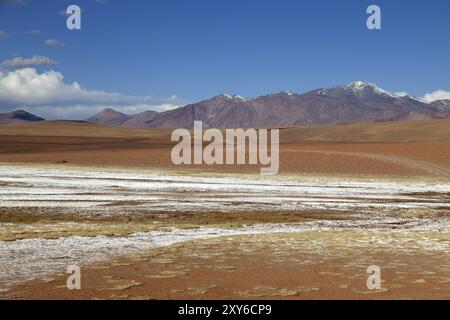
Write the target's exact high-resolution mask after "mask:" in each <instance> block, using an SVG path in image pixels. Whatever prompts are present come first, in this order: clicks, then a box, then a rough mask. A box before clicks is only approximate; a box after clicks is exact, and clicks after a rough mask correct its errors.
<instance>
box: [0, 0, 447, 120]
mask: <svg viewBox="0 0 450 320" xmlns="http://www.w3.org/2000/svg"><path fill="white" fill-rule="evenodd" d="M14 2H19V3H14ZM0 3H3V4H0V30H2V31H3V33H0V38H1V39H0V48H1V49H0V60H1V61H6V60H9V59H12V58H14V57H23V58H24V59H25V58H31V57H33V56H43V57H48V58H49V59H51V60H52V61H54V62H57V64H53V65H41V66H34V68H36V69H37V71H36V72H37V75H40V74H41V73H42V72H44V71H46V70H53V71H56V72H58V73H60V74H61V75H63V76H64V80H63V81H64V83H67V84H72V83H73V82H77V83H78V84H79V85H80V86H81V87H82V88H84V89H86V90H102V91H105V92H116V93H119V94H120V95H121V96H127V97H128V96H134V97H144V96H145V97H151V98H152V99H154V101H153V100H152V103H153V104H155V105H156V104H158V103H163V104H165V103H167V105H168V108H170V103H169V101H170V98H169V97H170V96H172V95H176V96H177V97H178V98H174V97H172V101H173V102H174V105H178V104H180V105H182V104H183V103H184V102H185V101H197V100H201V99H205V98H208V97H211V96H213V95H216V94H218V93H220V92H228V93H230V94H234V93H238V94H240V95H242V96H246V97H255V96H258V95H261V94H266V93H272V92H279V91H281V90H292V91H294V92H304V91H307V90H311V89H315V88H320V87H329V86H334V85H340V84H345V83H348V82H351V81H355V80H362V81H367V82H373V83H376V84H377V85H379V86H380V87H382V88H384V89H387V90H389V91H392V92H400V91H402V92H403V91H406V92H408V93H410V94H413V95H417V96H423V95H424V94H426V93H429V92H433V91H435V90H438V89H442V90H446V91H450V58H449V57H450V1H449V0H434V1H406V0H396V1H374V0H372V1H361V0H359V1H358V0H354V1H351V0H348V1H338V0H316V1H300V0H277V1H276V0H270V1H269V0H267V1H266V0H226V1H225V0H149V1H142V0H126V1H125V0H71V1H65V0H60V1H55V0H28V1H26V0H7V1H5V0H0ZM5 3H6V4H5ZM70 4H77V5H79V6H80V7H81V8H82V10H83V12H82V30H73V31H69V30H68V29H67V28H66V23H65V20H66V17H65V16H63V15H62V14H61V13H60V11H62V10H65V9H66V8H67V6H68V5H70ZM370 4H377V5H379V6H380V7H381V12H382V29H381V30H368V29H367V28H366V19H367V17H368V15H367V14H366V8H367V7H368V6H369V5H370ZM31 30H35V31H34V32H30V31H31ZM49 39H53V40H56V41H58V42H59V44H60V45H58V43H56V44H57V45H48V44H49V42H47V44H46V43H45V42H46V40H49ZM50 44H51V42H50ZM9 72H11V70H9ZM32 76H36V75H32ZM0 94H1V93H0ZM0 99H1V97H0ZM148 99H150V98H148ZM148 101H150V100H148ZM19 102H20V101H19ZM21 103H22V104H24V105H26V101H23V102H21ZM46 103H47V102H46ZM79 103H80V104H81V102H79ZM102 103H104V104H107V103H108V102H107V101H103V102H102ZM145 103H146V100H144V101H136V105H137V104H139V105H140V104H145ZM152 103H150V104H152ZM47 104H48V105H52V103H50V102H48V103H47ZM46 112H48V111H46ZM61 115H63V114H61Z"/></svg>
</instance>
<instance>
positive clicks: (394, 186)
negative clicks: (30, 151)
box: [0, 165, 450, 289]
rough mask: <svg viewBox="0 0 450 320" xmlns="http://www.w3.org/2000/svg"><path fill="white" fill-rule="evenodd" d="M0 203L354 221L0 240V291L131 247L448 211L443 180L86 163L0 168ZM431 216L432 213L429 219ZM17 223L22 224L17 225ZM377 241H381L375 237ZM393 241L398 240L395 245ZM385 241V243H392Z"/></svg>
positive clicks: (381, 222) (440, 225) (360, 225)
mask: <svg viewBox="0 0 450 320" xmlns="http://www.w3.org/2000/svg"><path fill="white" fill-rule="evenodd" d="M0 186H1V187H0V207H1V208H30V210H31V209H33V210H35V209H40V210H42V211H43V212H44V214H45V212H46V210H49V211H50V210H53V209H56V208H57V209H58V210H60V211H64V212H66V213H68V214H74V215H76V214H78V213H83V214H88V215H89V214H100V215H102V214H104V215H120V214H122V213H124V212H129V211H130V210H131V211H133V212H141V213H142V212H143V213H144V214H145V213H152V212H158V213H161V212H162V213H164V212H170V213H177V212H179V213H182V212H194V214H195V213H199V212H216V213H217V214H227V213H230V212H242V211H251V212H260V213H261V214H264V213H266V212H273V211H276V212H279V213H280V214H283V212H292V211H298V212H303V211H304V210H325V211H326V210H329V211H331V210H332V211H334V212H336V211H337V212H342V213H343V214H344V213H347V212H350V213H352V214H353V215H354V216H355V217H356V218H355V219H353V220H326V219H325V220H320V221H305V222H302V223H291V224H279V223H278V224H255V225H251V226H241V227H235V228H231V227H223V228H219V227H208V226H202V225H199V226H193V227H191V228H189V229H179V228H173V229H171V230H166V231H154V232H140V233H133V234H130V235H128V236H94V237H80V236H67V237H60V238H57V239H43V238H41V237H39V234H36V237H32V238H26V239H20V240H15V241H3V242H0V288H3V289H6V288H7V287H9V286H11V285H12V284H16V283H22V282H24V281H26V280H31V279H35V278H43V277H46V276H48V275H51V274H54V273H57V272H64V271H65V268H66V267H67V266H68V265H71V264H77V265H85V264H90V263H94V262H98V261H103V260H107V259H109V258H111V257H115V256H120V255H129V254H131V253H133V252H137V251H139V250H145V249H151V248H156V247H163V246H169V245H172V244H175V243H180V242H185V241H190V240H198V239H208V238H211V237H220V236H235V235H242V234H267V233H286V232H288V233H292V232H305V231H324V230H335V229H339V230H342V229H357V230H363V229H388V230H391V229H393V228H395V229H396V231H402V232H408V231H416V232H440V233H442V232H444V233H448V232H449V231H448V230H449V226H450V220H449V219H448V215H446V214H444V215H441V216H440V218H439V219H438V220H436V219H434V218H431V215H430V217H427V216H425V217H421V218H417V219H415V218H411V217H405V216H404V215H401V214H398V215H397V212H400V211H399V210H406V212H409V211H415V210H419V211H421V212H423V211H424V210H425V211H426V212H428V211H429V212H430V213H431V212H434V211H436V212H444V213H448V211H449V208H448V203H449V196H448V195H449V194H450V184H446V183H441V182H440V183H433V182H420V181H414V182H412V181H393V180H373V179H342V178H339V179H338V178H333V177H312V176H289V177H285V176H277V177H263V176H257V175H207V174H188V173H178V174H177V173H175V172H156V171H154V172H150V171H149V172H139V171H132V172H126V171H124V170H118V171H114V170H106V169H104V170H102V169H95V170H94V169H90V168H84V169H80V168H69V167H67V168H54V167H39V166H34V167H24V166H10V165H8V166H1V167H0ZM433 217H435V216H433ZM17 228H21V225H20V224H18V225H17ZM373 241H374V242H376V241H380V244H382V243H384V241H386V240H384V239H381V238H379V239H373ZM417 243H420V246H423V248H425V249H427V250H438V251H443V252H448V251H449V244H448V241H447V242H439V241H434V240H431V239H428V238H426V237H425V238H421V239H418V240H417ZM400 244H401V243H400ZM390 245H392V244H390Z"/></svg>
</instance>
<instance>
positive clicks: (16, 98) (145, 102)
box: [0, 68, 187, 119]
mask: <svg viewBox="0 0 450 320" xmlns="http://www.w3.org/2000/svg"><path fill="white" fill-rule="evenodd" d="M185 104H187V101H185V100H182V99H179V98H177V97H176V96H171V97H169V98H165V99H159V98H155V97H151V96H145V97H138V96H126V95H121V94H119V93H109V92H105V91H99V90H88V89H85V88H83V87H82V86H81V85H80V84H78V83H77V82H74V83H72V84H66V83H64V77H63V75H62V74H61V73H59V72H56V71H48V72H43V73H38V72H37V71H36V69H33V68H25V69H18V70H15V71H12V72H7V73H2V72H1V71H0V112H7V111H12V110H15V109H25V110H27V111H29V112H32V113H35V114H37V115H39V116H43V117H45V118H47V119H58V118H64V119H86V118H88V117H89V116H91V115H93V114H94V113H96V112H98V111H100V110H102V109H104V108H114V109H116V110H118V111H121V112H124V113H129V114H135V113H139V112H143V111H145V110H155V111H165V110H169V109H174V108H177V107H180V106H182V105H185Z"/></svg>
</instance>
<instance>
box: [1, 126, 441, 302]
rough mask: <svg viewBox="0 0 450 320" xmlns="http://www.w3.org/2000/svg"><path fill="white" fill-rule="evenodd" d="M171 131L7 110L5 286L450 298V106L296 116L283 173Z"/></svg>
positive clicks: (284, 131)
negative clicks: (213, 161) (190, 150)
mask: <svg viewBox="0 0 450 320" xmlns="http://www.w3.org/2000/svg"><path fill="white" fill-rule="evenodd" d="M170 134H171V131H170V130H156V129H129V128H121V127H108V126H98V125H94V124H89V123H85V122H73V121H40V122H36V123H28V124H27V123H19V124H13V125H2V126H0V164H1V165H0V289H2V291H1V293H0V298H3V299H34V298H37V299H46V298H50V299H96V298H98V299H182V298H192V299H206V298H211V299H221V298H224V299H329V298H331V299H336V298H349V299H372V298H377V299H378V298H381V299H390V298H395V299H397V298H398V299H404V298H425V299H428V298H436V299H449V298H450V290H449V289H450V264H449V261H450V233H449V225H450V120H427V121H408V122H392V123H371V124H352V125H333V126H309V127H286V128H281V130H280V172H279V174H278V175H276V176H270V177H262V176H260V175H259V167H258V166H250V165H238V166H231V165H224V166H217V165H215V166H206V165H190V166H176V165H174V164H172V162H171V160H170V152H171V148H172V146H173V145H174V143H173V142H171V141H170ZM74 264H75V265H79V266H81V270H82V289H81V290H68V289H67V287H66V279H67V275H66V274H65V271H66V268H67V266H69V265H74ZM370 265H377V266H379V267H380V268H381V278H382V286H381V289H377V290H369V289H368V288H367V286H366V280H367V277H368V274H367V272H366V270H367V267H369V266H370Z"/></svg>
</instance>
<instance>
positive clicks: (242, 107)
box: [145, 81, 450, 128]
mask: <svg viewBox="0 0 450 320" xmlns="http://www.w3.org/2000/svg"><path fill="white" fill-rule="evenodd" d="M449 116H450V107H449V103H448V102H446V101H441V102H433V103H428V102H425V101H422V100H420V99H417V98H415V97H412V96H399V95H395V94H392V93H390V92H387V91H385V90H383V89H380V88H378V87H377V86H376V85H374V84H369V83H364V82H360V81H357V82H353V83H351V84H348V85H345V86H339V87H334V88H329V89H317V90H313V91H310V92H307V93H304V94H294V93H291V92H280V93H278V94H270V95H266V96H261V97H258V98H255V99H244V98H242V97H240V96H229V95H226V94H221V95H219V96H216V97H213V98H211V99H209V100H205V101H201V102H198V103H194V104H190V105H187V106H185V107H181V108H177V109H174V110H170V111H166V112H162V113H159V114H158V115H157V116H156V117H155V118H154V119H152V120H149V121H147V122H146V124H145V127H149V128H190V127H192V126H193V123H194V121H195V120H201V121H203V124H204V126H205V127H217V128H237V127H242V128H246V127H270V126H299V125H323V124H345V123H355V122H379V121H400V120H421V119H433V118H445V117H449Z"/></svg>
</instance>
